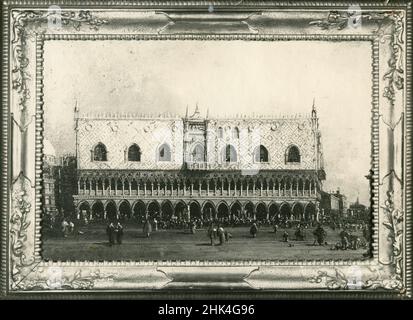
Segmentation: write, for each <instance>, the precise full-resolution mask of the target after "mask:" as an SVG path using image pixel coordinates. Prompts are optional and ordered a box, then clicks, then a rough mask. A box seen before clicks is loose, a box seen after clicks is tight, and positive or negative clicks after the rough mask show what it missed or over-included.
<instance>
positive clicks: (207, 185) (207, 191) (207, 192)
mask: <svg viewBox="0 0 413 320" xmlns="http://www.w3.org/2000/svg"><path fill="white" fill-rule="evenodd" d="M207 196H209V180H207Z"/></svg>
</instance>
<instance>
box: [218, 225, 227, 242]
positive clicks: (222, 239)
mask: <svg viewBox="0 0 413 320" xmlns="http://www.w3.org/2000/svg"><path fill="white" fill-rule="evenodd" d="M217 233H218V239H219V245H221V246H222V245H223V244H224V242H225V230H224V228H223V227H222V226H218V231H217Z"/></svg>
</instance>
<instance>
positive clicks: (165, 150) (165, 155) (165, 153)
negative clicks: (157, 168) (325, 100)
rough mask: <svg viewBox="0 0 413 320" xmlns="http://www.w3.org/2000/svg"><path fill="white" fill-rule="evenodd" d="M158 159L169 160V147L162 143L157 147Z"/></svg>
mask: <svg viewBox="0 0 413 320" xmlns="http://www.w3.org/2000/svg"><path fill="white" fill-rule="evenodd" d="M158 152H159V153H158V161H171V148H170V147H169V145H167V144H166V143H164V144H163V145H161V146H160V147H159V151H158Z"/></svg>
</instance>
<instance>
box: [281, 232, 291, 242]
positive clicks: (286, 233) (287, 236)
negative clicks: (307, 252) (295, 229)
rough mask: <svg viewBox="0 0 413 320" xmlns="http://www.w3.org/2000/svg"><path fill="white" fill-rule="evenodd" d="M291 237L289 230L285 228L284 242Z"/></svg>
mask: <svg viewBox="0 0 413 320" xmlns="http://www.w3.org/2000/svg"><path fill="white" fill-rule="evenodd" d="M289 237H290V235H289V234H288V232H287V230H284V233H283V241H284V242H288V238H289Z"/></svg>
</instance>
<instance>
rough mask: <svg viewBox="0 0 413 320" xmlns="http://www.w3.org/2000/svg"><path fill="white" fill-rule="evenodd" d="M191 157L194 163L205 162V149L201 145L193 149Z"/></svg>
mask: <svg viewBox="0 0 413 320" xmlns="http://www.w3.org/2000/svg"><path fill="white" fill-rule="evenodd" d="M191 156H192V161H193V162H204V160H205V157H204V147H203V146H202V145H200V144H197V145H196V146H195V148H194V149H193V151H192V154H191Z"/></svg>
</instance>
